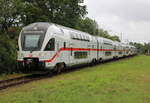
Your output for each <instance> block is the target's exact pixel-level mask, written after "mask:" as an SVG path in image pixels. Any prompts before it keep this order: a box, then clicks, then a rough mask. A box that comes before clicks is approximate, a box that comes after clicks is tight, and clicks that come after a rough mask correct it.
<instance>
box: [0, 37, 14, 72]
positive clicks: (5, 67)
mask: <svg viewBox="0 0 150 103" xmlns="http://www.w3.org/2000/svg"><path fill="white" fill-rule="evenodd" d="M16 54H17V52H16V41H14V40H12V39H10V38H9V37H7V36H6V35H1V36H0V74H1V73H12V72H14V71H15V69H16Z"/></svg>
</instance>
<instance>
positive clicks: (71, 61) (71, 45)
mask: <svg viewBox="0 0 150 103" xmlns="http://www.w3.org/2000/svg"><path fill="white" fill-rule="evenodd" d="M69 48H70V52H69V54H68V57H69V64H71V65H73V59H74V55H73V43H70V44H69Z"/></svg>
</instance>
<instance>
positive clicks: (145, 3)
mask: <svg viewBox="0 0 150 103" xmlns="http://www.w3.org/2000/svg"><path fill="white" fill-rule="evenodd" d="M84 2H85V4H86V5H87V11H88V15H87V16H88V17H90V18H92V19H95V20H96V21H97V22H98V24H99V26H100V27H101V28H104V29H106V30H108V31H109V32H110V34H116V35H118V36H120V37H121V34H122V38H123V40H124V41H127V40H128V41H135V42H150V0H84Z"/></svg>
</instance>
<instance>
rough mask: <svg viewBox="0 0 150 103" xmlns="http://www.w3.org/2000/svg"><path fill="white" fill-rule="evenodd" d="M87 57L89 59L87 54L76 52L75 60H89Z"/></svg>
mask: <svg viewBox="0 0 150 103" xmlns="http://www.w3.org/2000/svg"><path fill="white" fill-rule="evenodd" d="M87 57H88V53H87V52H74V58H75V59H83V58H87Z"/></svg>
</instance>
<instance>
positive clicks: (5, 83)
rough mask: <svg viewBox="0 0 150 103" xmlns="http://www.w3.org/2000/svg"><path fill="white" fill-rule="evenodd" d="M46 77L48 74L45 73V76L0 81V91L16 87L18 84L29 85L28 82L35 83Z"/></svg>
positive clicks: (34, 75) (36, 75) (35, 75)
mask: <svg viewBox="0 0 150 103" xmlns="http://www.w3.org/2000/svg"><path fill="white" fill-rule="evenodd" d="M47 77H48V74H47V73H45V74H30V75H26V76H21V77H16V78H12V79H7V80H1V81H0V90H3V89H6V88H9V87H14V86H17V85H20V84H25V83H29V82H31V81H35V80H40V79H44V78H47Z"/></svg>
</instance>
